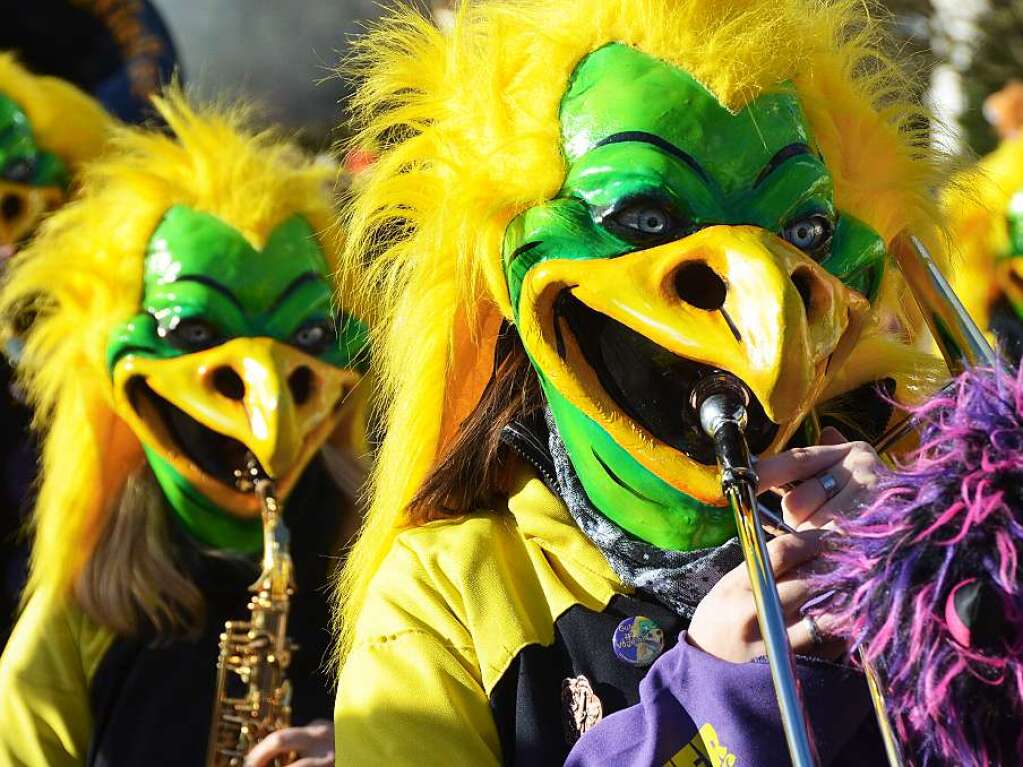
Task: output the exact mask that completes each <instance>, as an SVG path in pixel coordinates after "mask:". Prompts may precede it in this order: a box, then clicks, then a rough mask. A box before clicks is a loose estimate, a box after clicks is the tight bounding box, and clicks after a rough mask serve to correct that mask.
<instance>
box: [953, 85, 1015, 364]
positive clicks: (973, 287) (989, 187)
mask: <svg viewBox="0 0 1023 767" xmlns="http://www.w3.org/2000/svg"><path fill="white" fill-rule="evenodd" d="M984 114H985V116H986V117H987V118H988V120H989V122H991V124H992V125H993V126H994V127H995V129H996V130H997V131H998V135H999V137H1000V138H1001V144H1000V145H999V147H998V148H997V149H995V151H993V152H992V153H991V154H989V155H987V156H986V157H984V158H983V159H981V160H980V162H978V163H977V164H976V165H975V166H974V167H972V168H970V169H968V170H966V171H964V172H963V173H961V174H959V175H958V176H957V177H956V178H955V179H954V180H953V183H951V184H950V185H949V186H948V188H947V189H946V191H945V194H944V197H943V202H944V205H945V209H946V212H947V215H948V221H949V230H950V236H951V239H952V246H953V252H954V253H955V255H956V257H957V263H956V269H955V270H954V271H953V275H954V279H953V287H954V288H955V291H956V293H957V294H958V295H959V296H960V298H962V300H963V304H964V305H965V307H966V309H967V310H968V311H969V312H970V314H971V315H972V316H973V318H974V320H975V321H976V322H977V324H978V325H979V326H980V327H981V328H982V329H984V330H987V331H989V333H990V334H991V336H992V337H993V339H994V340H995V341H996V342H997V344H998V346H999V347H1000V348H1001V349H1002V351H1003V352H1004V353H1005V354H1006V356H1007V357H1008V358H1009V359H1010V360H1012V361H1013V362H1014V363H1015V362H1018V361H1019V360H1020V357H1021V356H1023V136H1021V135H1020V129H1021V128H1023V83H1021V82H1018V81H1012V82H1010V83H1008V84H1007V85H1006V86H1005V88H1003V89H1002V90H1001V91H999V92H998V93H995V94H992V95H991V96H989V97H988V99H987V101H986V102H985V104H984Z"/></svg>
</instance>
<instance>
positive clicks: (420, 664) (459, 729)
mask: <svg viewBox="0 0 1023 767" xmlns="http://www.w3.org/2000/svg"><path fill="white" fill-rule="evenodd" d="M513 488H514V489H513V491H512V492H511V493H510V497H509V499H508V502H507V508H506V509H495V510H492V511H480V512H477V513H475V514H472V515H469V516H465V517H459V518H455V519H449V520H440V521H436V522H431V523H429V524H426V525H423V526H421V527H416V528H412V529H408V530H405V531H403V532H402V533H400V534H399V535H398V537H397V539H396V540H395V542H394V545H393V546H392V548H391V550H390V552H389V553H388V555H387V558H386V560H385V561H384V563H383V564H382V565H381V568H380V570H379V571H378V572H377V574H376V576H375V577H374V580H373V582H372V585H371V586H370V592H369V595H368V598H367V600H366V603H365V605H364V607H363V610H362V612H361V613H360V618H359V620H358V622H357V624H356V629H355V637H356V638H355V644H354V646H353V649H352V650H351V653H350V654H349V655H348V657H347V659H346V662H345V664H344V667H343V668H342V670H341V675H340V680H339V688H338V696H337V703H336V707H335V713H334V721H335V737H336V754H337V762H338V764H345V765H371V764H386V765H389V766H390V765H406V764H407V765H413V764H416V765H419V764H438V765H441V764H443V765H473V766H474V767H477V766H479V767H482V766H483V765H491V764H499V763H500V762H501V761H502V743H501V742H500V738H499V735H498V726H497V724H496V723H495V718H494V713H493V701H492V699H491V696H492V695H493V693H494V691H495V687H496V686H497V685H498V683H499V681H500V680H501V679H502V677H504V676H505V674H506V672H508V670H509V667H510V665H511V664H512V663H513V661H514V660H515V659H516V657H517V656H519V654H520V653H521V652H522V651H523V650H524V649H525V648H527V647H529V646H536V645H539V646H540V647H550V646H551V645H552V644H553V643H554V642H555V621H557V620H558V619H559V617H561V616H562V615H563V614H565V613H566V611H569V610H570V609H571V608H573V607H582V608H585V610H588V611H593V613H601V612H603V611H604V610H605V609H606V608H607V607H608V604H609V603H610V602H611V600H612V598H613V597H614V596H615V595H617V594H626V593H627V591H628V590H627V589H626V587H625V586H623V585H622V584H621V582H620V581H619V579H618V577H617V576H616V575H615V574H614V573H613V572H612V571H611V568H610V567H609V565H608V564H607V562H606V560H605V559H604V557H603V555H602V554H601V553H600V551H599V550H598V549H597V548H596V547H595V546H594V545H593V544H592V543H590V541H589V540H588V539H587V538H586V537H585V536H584V535H583V533H582V532H581V531H580V529H579V528H578V527H577V526H576V524H575V523H574V522H573V520H572V518H571V517H570V516H569V514H568V511H567V509H566V508H565V506H564V504H563V503H562V502H561V500H560V499H559V498H558V497H557V496H556V495H554V494H553V493H552V492H551V491H550V490H549V489H548V488H547V487H546V486H545V485H544V484H543V483H542V482H541V481H540V480H539V479H537V478H536V477H535V475H533V474H532V473H530V472H526V471H523V472H522V473H521V474H520V475H519V476H518V479H517V481H516V482H515V483H514V486H513ZM616 620H617V619H616ZM608 640H609V635H608V637H605V638H603V639H602V642H605V643H606V644H607V645H608V650H609V651H610V642H609V641H608ZM555 682H556V683H557V684H560V683H561V680H560V679H557V680H555ZM605 713H606V712H605ZM555 724H556V726H557V727H558V729H559V731H560V727H561V724H560V722H556V723H555ZM565 751H566V753H567V747H566V748H565Z"/></svg>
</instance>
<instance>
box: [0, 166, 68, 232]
mask: <svg viewBox="0 0 1023 767" xmlns="http://www.w3.org/2000/svg"><path fill="white" fill-rule="evenodd" d="M63 201H64V192H63V191H61V190H60V189H59V188H58V187H55V186H41V187H36V186H28V185H27V184H17V183H13V182H10V181H0V247H4V246H12V245H15V244H17V243H18V242H20V241H21V240H23V239H24V238H25V237H27V236H28V235H29V234H31V233H32V231H33V230H34V229H35V228H36V226H37V225H38V224H39V221H40V220H41V219H42V217H43V216H44V215H45V214H46V213H47V212H48V211H50V210H53V209H54V208H56V207H58V206H59V205H60V204H61V203H62V202H63Z"/></svg>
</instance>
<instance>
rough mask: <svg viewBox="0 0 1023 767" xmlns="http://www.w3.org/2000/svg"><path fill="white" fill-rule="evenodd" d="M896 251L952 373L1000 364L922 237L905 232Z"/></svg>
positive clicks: (910, 287) (894, 247)
mask: <svg viewBox="0 0 1023 767" xmlns="http://www.w3.org/2000/svg"><path fill="white" fill-rule="evenodd" d="M892 255H893V256H894V257H895V260H896V261H897V262H898V264H899V270H900V271H901V272H902V275H903V277H905V279H906V284H907V285H908V286H909V289H910V290H911V291H912V293H913V298H915V299H916V302H917V305H919V307H920V311H921V312H922V313H923V315H924V319H925V320H926V322H927V326H928V327H929V328H930V329H931V335H933V336H934V340H935V341H936V342H937V344H938V348H939V349H940V350H941V354H942V356H943V357H944V358H945V364H947V365H948V369H949V371H950V372H951V373H952V375H954V376H955V375H958V374H959V373H961V372H963V369H964V368H965V367H967V366H975V365H983V366H985V367H991V366H994V365H996V364H997V363H998V356H997V355H996V354H995V351H994V349H992V348H991V344H989V343H988V340H987V338H985V337H984V333H983V331H981V329H980V328H978V327H977V323H975V322H974V321H973V318H972V317H970V315H969V313H968V312H967V311H966V309H965V308H964V307H963V305H962V302H960V300H959V297H958V296H957V295H956V294H955V291H953V290H952V287H951V286H950V285H949V284H948V280H946V279H945V275H943V274H942V273H941V270H940V269H938V265H937V264H936V263H934V258H933V257H932V256H931V254H930V253H929V252H928V251H927V248H926V247H925V246H924V244H923V243H922V242H921V241H920V239H919V238H918V237H917V236H916V235H914V234H908V233H905V232H904V233H903V234H901V235H899V237H897V238H896V240H895V242H894V243H893V247H892Z"/></svg>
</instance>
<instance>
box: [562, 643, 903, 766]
mask: <svg viewBox="0 0 1023 767" xmlns="http://www.w3.org/2000/svg"><path fill="white" fill-rule="evenodd" d="M797 674H798V675H799V679H800V681H801V683H802V688H803V695H804V698H805V701H806V705H807V708H808V709H809V711H810V719H811V722H812V724H813V729H814V732H815V735H816V739H817V748H818V751H819V752H820V756H821V763H822V765H825V766H830V767H853V765H856V767H864V766H865V765H882V764H885V756H884V750H883V746H882V744H881V739H880V735H879V734H878V730H877V725H876V723H875V721H874V711H873V708H872V706H871V703H870V695H869V692H868V690H867V684H866V681H865V680H864V678H863V676H862V675H861V674H860V673H858V672H857V671H855V670H853V669H850V668H848V667H846V666H838V665H836V664H833V663H829V662H826V661H822V660H818V659H813V658H802V657H800V658H798V662H797ZM639 695H640V702H639V703H638V704H637V705H635V706H632V707H630V708H627V709H624V710H622V711H618V712H617V713H614V714H611V715H610V716H608V717H607V718H605V719H604V720H603V721H601V722H599V723H598V724H597V725H596V726H595V727H593V729H591V730H590V731H589V732H587V733H586V734H584V735H583V736H582V737H581V738H580V739H579V741H578V742H577V743H576V744H575V747H574V748H573V749H572V752H571V753H570V754H569V756H568V760H567V761H566V763H565V764H566V765H570V766H571V767H584V766H591V765H592V766H595V765H615V767H640V766H641V765H642V766H643V767H647V766H648V765H649V766H650V767H662V765H663V767H789V765H790V764H791V762H790V761H789V756H788V750H787V749H786V746H785V736H784V734H783V733H782V729H781V719H780V717H779V714H778V704H777V703H776V702H775V698H774V688H773V686H772V684H771V672H770V669H769V668H768V666H767V661H766V659H760V660H755V661H753V662H751V663H729V662H727V661H723V660H720V659H718V658H715V657H714V656H712V655H708V654H706V653H704V652H702V651H700V650H697V649H696V648H695V647H693V646H692V645H690V644H689V642H688V641H687V639H686V636H685V632H683V633H682V636H681V638H680V639H679V643H678V645H677V646H676V647H674V648H672V649H671V650H669V651H668V652H666V653H665V654H664V655H662V656H661V657H660V658H658V659H657V661H656V662H655V663H654V665H653V666H651V668H650V672H649V673H648V674H647V675H646V677H645V678H644V679H643V681H642V682H641V683H640V687H639Z"/></svg>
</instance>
